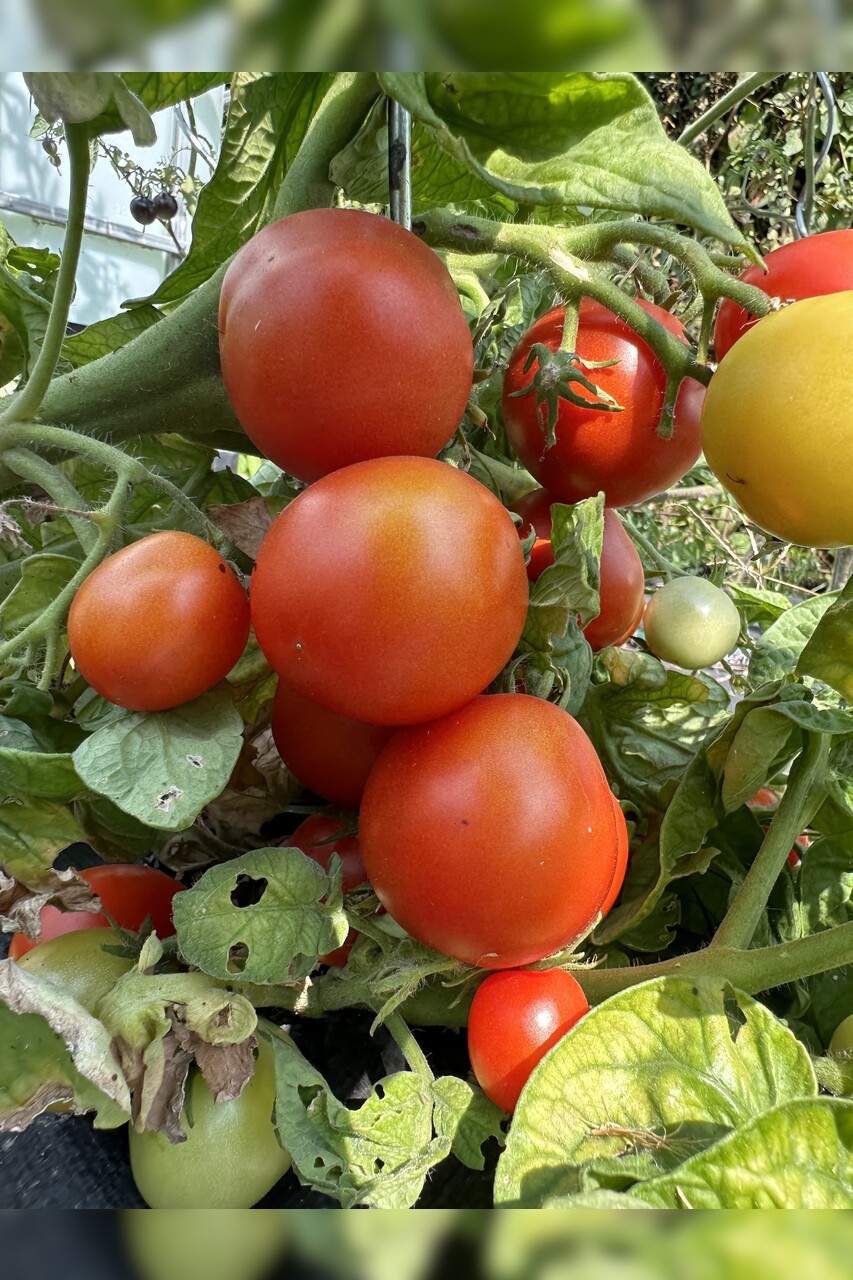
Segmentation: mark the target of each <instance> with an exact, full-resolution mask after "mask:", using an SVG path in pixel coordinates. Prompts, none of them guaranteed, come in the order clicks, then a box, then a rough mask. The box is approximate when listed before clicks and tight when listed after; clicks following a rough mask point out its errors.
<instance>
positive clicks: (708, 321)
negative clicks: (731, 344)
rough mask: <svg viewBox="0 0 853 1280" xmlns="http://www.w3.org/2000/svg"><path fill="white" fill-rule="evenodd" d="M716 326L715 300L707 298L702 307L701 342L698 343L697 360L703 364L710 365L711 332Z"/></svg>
mask: <svg viewBox="0 0 853 1280" xmlns="http://www.w3.org/2000/svg"><path fill="white" fill-rule="evenodd" d="M713 326H714V299H713V298H706V299H705V302H704V306H703V307H702V327H701V328H700V330H699V341H698V342H697V343H696V359H697V360H699V361H701V362H702V364H707V363H708V351H709V348H710V346H711V330H712V328H713Z"/></svg>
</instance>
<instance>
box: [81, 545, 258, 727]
mask: <svg viewBox="0 0 853 1280" xmlns="http://www.w3.org/2000/svg"><path fill="white" fill-rule="evenodd" d="M248 638H249V604H248V600H247V599H246V593H245V591H244V590H243V588H242V586H241V585H240V582H239V581H238V579H237V577H236V575H235V574H234V573H233V571H232V570H231V569H230V568H229V566H228V565H227V564H226V563H225V561H224V560H223V559H222V556H221V555H220V554H219V552H218V551H216V550H214V548H213V547H212V546H210V544H209V543H207V542H204V541H202V539H201V538H196V537H194V536H193V535H192V534H191V533H181V532H178V531H175V530H164V531H163V532H161V533H152V534H149V535H148V536H147V537H145V538H140V539H139V541H138V542H134V543H132V544H131V545H130V546H129V547H124V548H123V549H122V550H121V551H117V552H116V553H115V555H112V556H108V558H107V559H106V560H104V561H103V562H102V563H101V564H100V565H99V566H98V567H97V569H95V570H94V571H93V572H92V573H91V574H90V575H89V577H88V578H87V579H86V581H85V582H84V583H83V585H82V586H81V587H80V590H79V591H78V592H77V594H76V596H75V597H74V600H73V602H72V605H71V611H70V613H69V615H68V644H69V647H70V649H71V656H72V657H73V659H74V663H75V665H76V667H77V669H78V671H80V672H81V673H82V675H84V676H85V678H86V679H87V680H88V682H89V684H90V685H91V686H92V687H93V689H96V690H97V691H98V693H100V694H101V695H102V697H104V698H107V699H108V701H110V702H114V703H116V704H117V705H118V706H120V707H129V708H130V710H131V711H163V710H165V709H166V708H168V707H177V706H180V705H181V704H182V703H184V702H189V701H190V700H191V699H192V698H197V697H198V696H199V695H200V694H202V693H206V692H207V690H208V689H212V688H213V686H214V685H215V684H218V683H219V681H220V680H222V679H224V677H225V676H226V675H227V674H228V672H229V671H230V670H231V668H232V667H233V666H234V664H235V662H236V661H237V659H238V658H239V657H240V655H241V653H242V652H243V649H244V648H245V645H246V641H247V639H248Z"/></svg>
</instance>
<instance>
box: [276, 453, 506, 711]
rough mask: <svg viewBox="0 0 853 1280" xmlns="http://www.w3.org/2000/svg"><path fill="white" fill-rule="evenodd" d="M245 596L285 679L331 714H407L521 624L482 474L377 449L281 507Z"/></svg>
mask: <svg viewBox="0 0 853 1280" xmlns="http://www.w3.org/2000/svg"><path fill="white" fill-rule="evenodd" d="M251 605H252V621H253V624H254V628H255V634H256V636H257V638H258V642H259V644H260V646H261V648H262V649H263V650H264V653H265V654H266V656H267V658H268V660H269V662H270V665H271V666H272V667H273V669H274V670H275V671H277V672H278V673H279V675H280V676H282V678H283V679H284V680H286V681H287V683H288V684H289V685H291V686H292V687H293V688H295V689H297V690H298V691H299V692H300V693H302V694H303V695H304V696H306V697H309V698H315V699H316V700H317V701H318V702H320V703H322V704H323V705H324V706H327V707H330V708H331V709H332V710H333V711H336V712H338V713H339V714H341V715H345V716H351V717H354V718H355V719H358V720H365V721H370V722H373V723H377V724H386V725H388V724H413V723H415V722H417V721H421V720H429V719H433V718H434V717H436V716H440V715H443V714H444V713H446V712H447V711H450V710H451V709H452V708H453V707H457V706H460V705H461V704H462V703H463V702H467V701H468V700H469V699H471V698H473V697H474V695H475V694H478V693H480V691H481V690H482V689H484V688H485V687H486V685H488V684H489V682H490V681H491V680H493V679H494V677H495V676H496V675H497V674H498V672H499V671H500V670H501V668H502V667H503V665H504V663H505V662H506V661H507V659H508V658H509V657H510V655H511V653H512V651H513V649H514V648H515V645H516V642H517V641H518V638H519V636H520V635H521V630H522V627H523V626H524V620H525V614H526V609H527V575H526V573H525V569H524V556H523V555H522V552H521V545H520V543H519V540H518V537H517V535H516V532H515V526H514V525H513V523H512V520H511V518H510V516H509V515H508V514H507V512H506V511H505V509H504V508H503V507H502V506H501V504H500V502H498V500H497V498H495V496H494V495H493V494H491V493H489V491H488V489H486V488H485V487H484V486H483V485H481V484H479V483H478V482H477V481H475V480H473V479H472V478H471V477H470V476H466V475H464V474H463V473H462V472H460V471H457V470H455V469H454V468H452V467H449V466H446V465H445V464H444V463H441V462H436V461H433V460H431V459H426V458H377V459H374V460H373V461H370V462H361V463H357V464H356V465H355V466H352V467H346V468H344V469H343V470H341V471H335V472H333V473H332V474H331V475H328V476H325V477H324V478H323V479H322V480H319V481H317V482H316V484H313V485H311V486H310V488H308V489H306V491H305V492H304V493H301V494H300V495H299V497H298V498H296V499H295V501H293V502H292V503H291V504H290V506H289V507H287V508H285V510H284V511H283V512H282V514H281V515H280V516H279V517H278V519H277V520H276V521H275V522H274V524H273V525H272V527H271V529H270V530H269V532H268V533H267V535H266V537H265V538H264V541H263V545H262V546H261V549H260V551H259V553H258V558H257V561H256V564H255V571H254V573H253V575H252V586H251ZM459 653H464V654H465V661H464V662H459V661H458V654H459Z"/></svg>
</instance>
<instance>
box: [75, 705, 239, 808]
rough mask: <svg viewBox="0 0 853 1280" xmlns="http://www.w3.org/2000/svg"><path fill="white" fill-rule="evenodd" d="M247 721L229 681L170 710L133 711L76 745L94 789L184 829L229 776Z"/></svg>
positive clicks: (78, 763)
mask: <svg viewBox="0 0 853 1280" xmlns="http://www.w3.org/2000/svg"><path fill="white" fill-rule="evenodd" d="M242 734H243V721H242V719H241V717H240V713H239V712H238V711H237V709H236V707H235V706H234V702H233V699H232V696H231V691H230V689H229V687H228V685H226V684H223V685H220V686H218V687H217V688H216V689H212V690H211V691H210V693H206V694H204V695H203V696H202V697H201V698H195V699H194V700H193V701H192V702H187V703H186V704H185V705H184V706H182V707H174V708H173V709H172V710H171V711H157V712H153V713H152V712H147V713H142V712H138V711H128V712H127V713H126V714H125V715H122V716H119V717H116V719H114V720H110V721H109V722H108V723H107V724H105V725H104V726H103V728H101V729H98V730H97V731H96V732H95V733H93V734H92V735H91V737H89V738H87V739H86V741H85V742H83V743H81V745H80V746H79V747H78V748H77V750H76V751H75V752H74V756H73V759H74V767H75V769H76V770H77V773H78V775H79V776H80V778H81V779H82V780H83V782H84V783H85V784H86V786H87V787H89V788H90V789H91V790H92V791H94V792H96V793H97V794H98V795H102V796H106V797H107V799H108V800H112V802H113V803H114V804H116V805H118V807H119V809H123V810H124V812H125V813H129V814H130V815H131V817H134V818H138V819H139V821H140V822H143V823H145V825H146V826H148V827H156V828H158V829H159V830H162V831H183V830H184V828H185V827H188V826H189V825H190V824H191V823H192V822H193V821H194V820H195V819H196V818H197V817H198V815H199V814H200V813H201V811H202V809H203V808H204V806H205V805H206V804H208V803H209V802H210V801H211V800H213V799H214V798H215V797H216V796H218V795H219V794H220V793H221V792H222V791H223V790H224V788H225V784H226V783H227V782H228V779H229V778H230V777H231V771H232V770H233V768H234V765H235V764H236V763H237V757H238V755H239V754H240V746H241V744H242V741H243V737H242Z"/></svg>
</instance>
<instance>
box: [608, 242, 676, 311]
mask: <svg viewBox="0 0 853 1280" xmlns="http://www.w3.org/2000/svg"><path fill="white" fill-rule="evenodd" d="M610 261H611V262H614V263H615V264H616V266H618V267H621V268H622V270H624V271H625V272H627V274H628V275H631V276H636V278H637V279H638V280H639V282H640V284H641V285H642V287H643V289H644V290H645V291H646V293H647V294H648V295H649V297H650V298H651V299H652V301H653V302H656V303H657V305H658V306H659V307H662V306H663V305H664V303H665V302H668V301H669V298H670V297H671V296H672V286H671V285H670V282H669V280H668V279H667V277H666V274H665V273H664V272H663V271H659V270H658V268H657V267H653V266H652V264H651V263H650V262H647V261H646V259H645V258H643V257H641V256H640V254H639V251H638V250H637V249H633V248H631V246H630V245H624V244H617V245H614V246H613V248H612V249H611V250H610Z"/></svg>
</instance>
